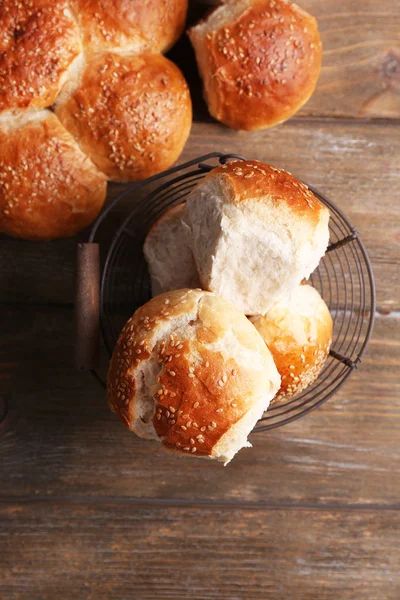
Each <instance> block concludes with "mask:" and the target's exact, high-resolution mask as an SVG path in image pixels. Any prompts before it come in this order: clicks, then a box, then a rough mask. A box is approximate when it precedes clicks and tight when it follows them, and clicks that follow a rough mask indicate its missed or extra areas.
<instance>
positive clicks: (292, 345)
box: [250, 285, 333, 402]
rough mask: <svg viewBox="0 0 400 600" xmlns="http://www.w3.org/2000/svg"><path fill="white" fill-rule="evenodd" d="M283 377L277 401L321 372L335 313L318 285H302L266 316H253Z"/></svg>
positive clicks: (312, 380) (301, 388)
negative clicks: (331, 312) (332, 313)
mask: <svg viewBox="0 0 400 600" xmlns="http://www.w3.org/2000/svg"><path fill="white" fill-rule="evenodd" d="M250 320H251V322H252V323H253V325H254V326H255V328H256V329H257V331H258V332H259V333H260V335H261V337H262V338H263V340H264V341H265V343H266V344H267V346H268V348H269V350H270V351H271V354H272V356H273V358H274V361H275V364H276V367H277V369H278V371H279V374H280V376H281V378H282V382H281V387H280V389H279V392H278V394H277V395H276V397H275V398H274V400H273V402H280V401H284V400H288V399H290V398H291V397H292V396H294V395H295V394H297V393H299V392H301V391H302V390H305V389H306V388H307V387H308V386H309V385H311V383H313V382H314V381H315V380H316V379H317V377H318V375H319V374H320V372H321V370H322V367H323V365H324V362H325V359H326V357H327V356H328V354H329V350H330V346H331V340H332V327H333V324H332V317H331V314H330V312H329V309H328V307H327V305H326V304H325V302H324V301H323V299H322V298H321V296H320V295H319V293H318V292H317V290H316V289H314V288H313V287H311V286H310V285H300V286H299V287H298V288H296V289H295V290H294V291H293V293H292V294H291V295H290V296H288V297H286V298H282V299H281V300H279V301H278V302H275V304H273V305H272V306H271V308H270V309H269V311H268V312H267V314H266V315H265V316H263V317H261V316H256V317H251V318H250Z"/></svg>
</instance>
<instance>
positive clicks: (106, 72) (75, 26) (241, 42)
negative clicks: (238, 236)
mask: <svg viewBox="0 0 400 600" xmlns="http://www.w3.org/2000/svg"><path fill="white" fill-rule="evenodd" d="M186 12H187V0H146V2H143V1H142V0H101V1H97V0H56V1H55V0H2V2H1V3H0V232H2V233H6V234H8V235H12V236H15V237H20V238H25V239H31V240H47V239H54V238H59V237H68V236H71V235H74V234H75V233H77V232H78V231H79V230H81V229H83V228H84V227H86V226H87V225H89V224H90V223H91V222H92V221H93V220H94V218H95V217H96V216H97V214H98V213H99V211H100V210H101V208H102V205H103V203H104V200H105V196H106V189H107V180H112V181H136V180H140V179H144V178H146V177H149V176H151V175H154V174H156V173H159V172H161V171H163V170H164V169H167V168H168V167H169V166H171V165H172V164H173V163H174V162H175V160H176V159H177V158H178V156H179V155H180V153H181V151H182V149H183V147H184V145H185V142H186V140H187V137H188V135H189V131H190V127H191V121H192V108H191V100H190V94H189V90H188V86H187V84H186V81H185V79H184V77H183V75H182V73H181V72H180V71H179V69H178V68H177V67H176V66H175V65H174V64H173V63H171V62H170V61H169V60H167V59H166V58H165V57H164V56H163V54H162V53H163V52H165V51H166V50H168V49H169V48H170V47H171V45H173V44H174V42H175V41H176V40H177V38H178V37H179V36H180V34H181V33H182V31H183V29H184V25H185V19H186ZM189 37H190V40H191V42H192V44H193V47H194V50H195V54H196V59H197V63H198V66H199V70H200V74H201V76H202V78H203V82H204V95H205V100H206V102H207V104H208V108H209V111H210V113H211V114H212V115H213V116H214V117H215V118H216V119H218V120H219V121H221V122H223V123H225V124H226V125H228V126H230V127H234V128H237V129H249V130H251V129H263V128H265V127H270V126H272V125H276V124H277V123H281V122H282V121H285V120H286V119H288V118H289V117H290V116H292V115H293V114H294V113H295V112H296V111H297V110H298V109H299V108H300V107H301V106H302V105H303V104H304V103H305V102H306V101H307V100H308V98H309V97H310V96H311V94H312V92H313V91H314V88H315V85H316V82H317V79H318V75H319V71H320V67H321V54H322V47H321V41H320V37H319V34H318V27H317V23H316V21H315V19H314V18H313V17H312V16H310V15H309V14H307V13H306V12H304V11H303V10H302V9H300V8H299V7H298V6H297V5H296V4H294V3H292V2H290V1H289V0H224V1H223V2H222V5H221V6H219V7H217V8H216V9H215V10H214V11H213V12H212V13H211V14H210V15H209V17H208V18H206V19H205V20H204V21H201V22H200V23H199V24H197V25H195V26H194V27H192V28H191V29H190V31H189Z"/></svg>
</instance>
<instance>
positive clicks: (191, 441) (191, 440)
mask: <svg viewBox="0 0 400 600" xmlns="http://www.w3.org/2000/svg"><path fill="white" fill-rule="evenodd" d="M189 442H190V443H191V444H192V446H194V439H193V438H190V440H189Z"/></svg>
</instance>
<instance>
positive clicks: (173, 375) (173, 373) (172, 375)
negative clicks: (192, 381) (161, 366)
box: [168, 371, 176, 377]
mask: <svg viewBox="0 0 400 600" xmlns="http://www.w3.org/2000/svg"><path fill="white" fill-rule="evenodd" d="M168 373H169V374H170V375H171V377H175V375H176V373H175V371H168Z"/></svg>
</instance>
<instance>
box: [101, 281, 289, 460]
mask: <svg viewBox="0 0 400 600" xmlns="http://www.w3.org/2000/svg"><path fill="white" fill-rule="evenodd" d="M279 385H280V377H279V374H278V372H277V370H276V367H275V364H274V362H273V360H272V357H271V354H270V352H269V350H268V349H267V347H266V345H265V344H264V342H263V340H262V338H261V336H260V335H259V334H258V332H257V331H256V329H255V328H254V327H253V326H252V325H251V323H250V321H249V320H248V319H246V317H245V316H244V315H242V314H241V313H239V312H238V311H237V310H235V309H234V308H233V307H232V306H231V305H230V304H228V303H227V302H226V301H224V300H222V299H220V298H217V297H216V296H214V295H213V294H210V293H207V292H202V291H199V290H178V291H174V292H168V293H166V294H162V295H161V296H157V297H156V298H153V299H152V300H150V302H148V303H147V304H145V305H144V306H142V307H141V308H139V309H138V310H137V311H136V312H135V314H134V315H133V317H132V318H131V319H130V320H129V321H128V323H127V324H126V325H125V327H124V329H123V331H122V333H121V335H120V338H119V340H118V343H117V346H116V348H115V350H114V353H113V356H112V360H111V365H110V370H109V374H108V398H109V402H110V406H111V408H112V410H114V411H115V412H116V413H117V415H118V417H119V418H120V419H121V421H122V422H123V423H124V424H125V425H126V426H127V427H128V428H129V429H131V430H132V431H134V432H135V433H136V434H137V435H138V436H140V437H143V438H147V439H151V440H157V441H161V442H162V443H163V444H164V446H166V447H167V448H168V449H170V450H174V451H175V452H178V453H182V454H187V455H192V456H202V457H207V458H213V459H216V460H219V461H222V462H224V463H227V462H229V461H230V460H231V459H232V457H233V456H234V455H235V454H236V452H238V450H240V448H242V447H244V446H248V445H249V444H248V442H247V436H248V434H249V433H250V431H251V430H252V429H253V427H254V425H255V424H256V422H257V420H258V419H259V418H260V417H261V416H262V414H263V412H264V411H265V410H266V409H267V408H268V404H269V402H270V400H271V398H273V397H274V395H275V394H276V392H277V390H278V388H279Z"/></svg>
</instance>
